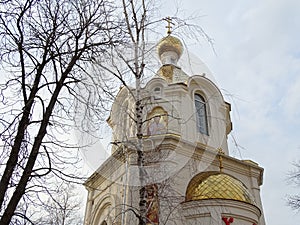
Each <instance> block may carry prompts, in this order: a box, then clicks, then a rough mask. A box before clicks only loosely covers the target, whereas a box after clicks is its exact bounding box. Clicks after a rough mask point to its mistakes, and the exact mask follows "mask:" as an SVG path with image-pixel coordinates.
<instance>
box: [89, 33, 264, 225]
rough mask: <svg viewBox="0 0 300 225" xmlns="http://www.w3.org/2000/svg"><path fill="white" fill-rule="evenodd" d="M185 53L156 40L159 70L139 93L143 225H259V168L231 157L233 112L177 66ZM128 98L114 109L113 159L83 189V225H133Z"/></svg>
mask: <svg viewBox="0 0 300 225" xmlns="http://www.w3.org/2000/svg"><path fill="white" fill-rule="evenodd" d="M183 51H184V48H183V45H182V42H181V41H180V40H179V38H177V37H175V36H173V35H171V34H168V35H167V36H166V37H164V38H163V39H162V40H160V41H159V42H158V44H157V54H158V57H159V59H160V61H161V67H160V68H158V70H157V73H156V75H155V76H154V77H153V78H152V79H150V80H149V81H148V82H147V84H146V85H145V86H144V87H143V88H142V93H141V95H142V99H143V101H144V102H143V104H144V107H143V117H144V118H143V121H144V123H143V124H144V125H143V138H142V140H143V151H144V155H145V162H144V165H145V168H146V172H147V188H146V190H147V225H158V224H159V225H182V224H187V225H194V224H195V225H196V224H201V225H229V224H232V225H265V220H264V215H263V208H262V202H261V196H260V186H261V185H262V183H263V168H261V167H260V166H259V165H258V164H257V163H255V162H253V161H251V160H240V159H236V158H234V157H231V156H230V155H229V150H228V144H227V137H228V134H229V133H230V132H231V130H232V123H231V119H230V110H231V106H230V104H229V103H227V102H226V101H224V98H223V96H222V93H221V91H220V89H219V88H218V87H217V86H216V84H215V83H214V82H212V81H211V80H210V79H209V78H208V77H207V76H205V74H204V71H203V73H200V74H186V73H185V72H184V71H185V68H183V67H182V68H181V67H179V66H178V62H179V61H180V57H181V55H182V53H183ZM132 91H133V89H132V90H130V89H128V88H126V87H123V88H120V91H119V93H118V95H117V97H116V99H115V102H114V103H113V105H112V108H111V112H110V116H109V118H108V120H107V121H108V124H109V125H110V127H111V129H112V130H113V137H112V142H113V143H114V145H113V147H112V154H111V156H110V157H109V158H108V159H107V160H106V161H105V162H104V163H103V164H102V165H101V166H100V167H99V168H98V169H97V171H95V172H94V174H93V175H92V176H91V177H90V178H89V179H88V180H87V181H86V182H85V187H86V189H87V190H88V198H87V206H86V212H85V220H84V224H85V225H113V224H116V225H137V224H138V220H137V214H136V213H137V212H138V208H139V205H138V204H139V189H140V187H139V179H138V168H137V153H136V151H135V144H136V140H137V137H136V134H135V129H136V128H135V123H134V121H133V119H132V118H134V114H133V113H134V107H135V102H134V99H133V97H132V94H131V93H132Z"/></svg>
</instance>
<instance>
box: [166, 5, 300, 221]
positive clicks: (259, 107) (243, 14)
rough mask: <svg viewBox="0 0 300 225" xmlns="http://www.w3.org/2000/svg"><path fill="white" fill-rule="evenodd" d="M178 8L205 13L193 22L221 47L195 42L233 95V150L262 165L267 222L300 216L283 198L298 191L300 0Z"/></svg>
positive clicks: (199, 54)
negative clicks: (293, 181) (294, 181)
mask: <svg viewBox="0 0 300 225" xmlns="http://www.w3.org/2000/svg"><path fill="white" fill-rule="evenodd" d="M175 5H176V4H175V3H174V1H173V0H169V1H166V2H165V3H163V5H162V13H163V14H164V13H167V14H168V13H170V15H173V13H174V11H175V8H176V7H175ZM179 8H181V9H183V10H185V13H186V15H189V14H192V13H195V15H203V16H201V17H200V18H199V19H197V20H196V21H195V22H196V23H197V24H198V25H201V26H202V27H203V29H204V30H205V31H206V32H207V33H208V34H209V35H210V36H211V37H212V38H213V39H214V43H215V50H216V53H217V55H215V54H214V53H213V51H212V50H211V48H209V45H208V44H207V43H205V42H204V41H203V43H199V46H197V48H196V47H195V46H193V48H192V49H193V51H194V54H196V55H197V57H199V58H200V59H201V60H202V61H203V62H205V64H206V65H207V66H208V67H209V69H210V70H211V71H212V73H213V76H214V78H215V80H216V81H217V83H218V85H219V87H220V88H221V89H222V90H223V93H224V94H228V93H229V94H231V95H232V96H233V97H232V98H229V97H226V100H227V101H229V102H230V103H231V105H232V112H231V116H232V120H233V131H232V134H233V135H234V137H235V138H236V139H237V142H238V144H239V145H240V146H242V147H243V149H240V153H239V152H238V151H237V150H236V148H235V147H234V146H233V145H232V144H230V146H231V147H230V153H231V155H232V156H235V157H239V158H240V155H241V157H242V159H251V160H253V161H255V162H257V163H259V165H260V166H262V167H263V168H264V169H265V171H264V184H263V186H262V192H261V193H262V201H263V205H264V212H265V217H266V222H267V224H268V225H292V224H293V225H295V224H300V212H299V213H296V212H294V211H292V210H291V209H290V208H289V207H288V206H287V205H286V200H285V199H286V195H287V194H291V193H297V191H298V193H300V190H299V189H300V188H299V187H298V189H297V188H296V187H293V186H291V185H289V184H288V183H287V181H286V179H287V174H288V172H289V171H291V170H292V169H293V166H292V163H293V162H295V161H296V160H300V131H299V127H300V76H299V74H300V1H298V0H272V1H271V0H243V1H241V0H240V1H237V0H226V1H221V0H209V1H207V0H206V1H204V0H184V1H182V2H181V3H179ZM165 16H168V15H165ZM194 49H196V50H194ZM195 51H196V52H195ZM229 142H232V139H231V138H230V139H229Z"/></svg>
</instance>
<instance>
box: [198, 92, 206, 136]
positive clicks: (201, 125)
mask: <svg viewBox="0 0 300 225" xmlns="http://www.w3.org/2000/svg"><path fill="white" fill-rule="evenodd" d="M195 108H196V119H197V130H198V131H199V132H200V133H202V134H206V135H208V124H207V113H206V102H205V100H204V98H203V97H202V96H201V95H199V94H195Z"/></svg>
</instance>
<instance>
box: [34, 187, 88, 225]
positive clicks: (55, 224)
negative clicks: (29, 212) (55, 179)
mask: <svg viewBox="0 0 300 225" xmlns="http://www.w3.org/2000/svg"><path fill="white" fill-rule="evenodd" d="M52 185H53V184H52ZM54 185H55V184H54ZM45 198H46V199H47V200H45V203H44V204H43V205H41V206H40V207H38V208H36V209H35V210H36V211H37V210H38V212H37V213H36V215H39V217H38V218H37V219H35V220H34V221H35V222H34V224H37V225H38V224H41V225H43V224H49V225H80V224H82V216H81V215H80V214H81V213H80V210H81V205H82V204H81V202H82V199H81V198H80V194H79V192H78V190H76V187H75V186H74V184H69V183H65V182H63V183H61V184H60V185H56V187H55V192H54V193H51V195H46V196H45ZM33 217H34V216H33Z"/></svg>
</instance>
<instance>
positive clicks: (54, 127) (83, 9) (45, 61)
mask: <svg viewBox="0 0 300 225" xmlns="http://www.w3.org/2000/svg"><path fill="white" fill-rule="evenodd" d="M115 10H117V8H116V7H115V6H114V2H113V1H106V0H105V1H104V0H100V1H99V0H74V1H68V0H11V1H4V2H3V1H2V2H1V3H0V37H1V40H0V50H1V54H0V59H1V66H2V69H1V72H2V77H3V79H1V86H0V92H1V99H0V102H1V103H0V127H1V128H0V129H1V130H0V136H1V147H2V151H1V153H0V163H1V164H0V166H1V168H0V171H1V173H2V177H1V181H0V207H1V208H0V209H1V210H0V212H1V219H0V224H1V225H4V224H9V223H10V222H11V221H13V218H16V217H23V218H25V219H26V218H27V219H28V217H27V216H26V215H20V214H19V213H18V212H17V209H18V205H19V206H20V205H21V203H20V201H21V199H23V200H25V199H26V195H27V196H29V195H30V193H32V192H35V193H38V192H39V191H44V190H45V183H44V182H45V181H46V180H47V176H49V175H50V174H51V175H54V176H56V177H59V178H63V179H66V180H74V179H76V178H78V177H77V176H76V174H75V173H74V174H72V173H69V172H68V170H67V169H66V165H74V164H75V165H76V163H77V161H78V158H77V155H76V153H75V154H74V149H73V148H74V147H76V145H71V144H70V141H69V140H68V137H67V136H65V134H66V133H68V132H69V131H70V130H71V128H72V126H73V120H74V117H76V115H78V114H77V113H80V116H81V120H80V124H77V125H78V129H79V128H80V129H81V130H84V131H91V132H93V131H94V130H93V129H94V128H95V127H97V125H98V123H96V122H95V123H94V121H93V122H91V120H92V119H95V120H97V121H103V117H102V116H103V115H102V113H104V112H105V110H106V108H105V107H106V102H104V100H103V99H104V97H103V94H105V93H103V92H101V90H102V89H101V85H102V84H103V82H104V81H103V80H99V79H98V77H97V76H91V74H90V73H89V71H88V69H87V68H88V66H87V64H88V63H89V62H90V60H91V59H92V58H105V57H106V56H107V55H109V51H108V50H109V47H110V46H115V45H118V44H120V43H121V41H122V40H123V41H124V40H125V39H126V37H124V32H122V23H121V22H122V21H121V22H119V21H120V18H118V17H117V16H115V15H116V14H115ZM105 85H106V86H107V85H108V84H107V83H106V84H105ZM111 90H113V87H111ZM101 94H102V95H101ZM89 121H90V122H89ZM93 124H94V125H96V126H92V125H93ZM73 171H74V170H73ZM28 201H30V199H29V200H28Z"/></svg>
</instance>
